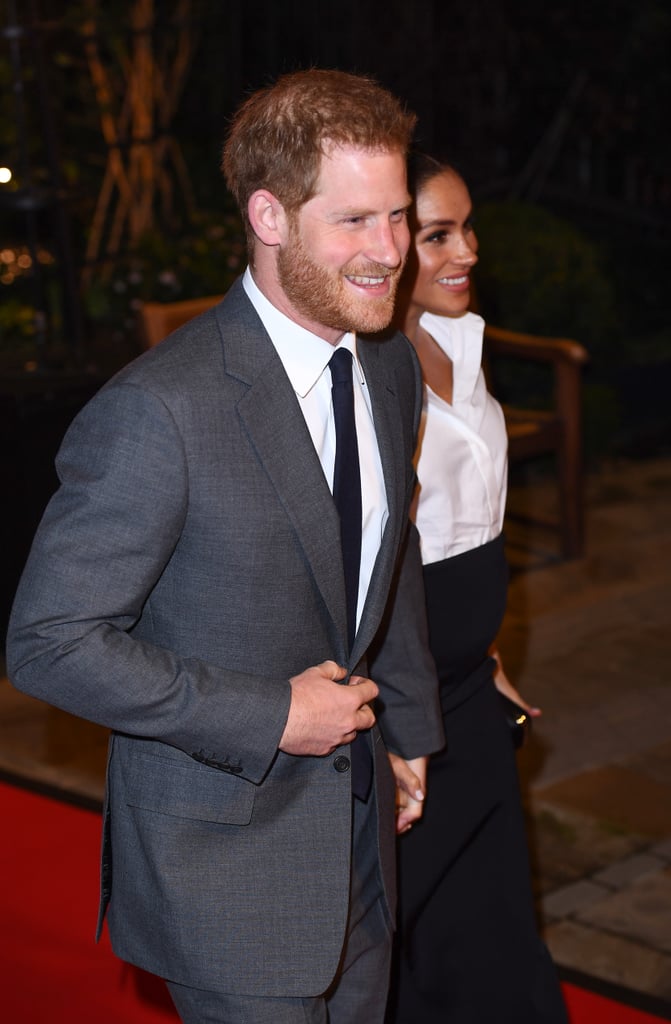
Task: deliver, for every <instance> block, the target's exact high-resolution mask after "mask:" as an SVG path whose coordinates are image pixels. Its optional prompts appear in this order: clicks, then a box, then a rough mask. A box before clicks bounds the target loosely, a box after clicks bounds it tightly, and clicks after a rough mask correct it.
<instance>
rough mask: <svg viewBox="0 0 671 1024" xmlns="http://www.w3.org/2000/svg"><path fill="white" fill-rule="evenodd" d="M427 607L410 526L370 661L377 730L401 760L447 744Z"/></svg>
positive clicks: (432, 750) (430, 752)
mask: <svg viewBox="0 0 671 1024" xmlns="http://www.w3.org/2000/svg"><path fill="white" fill-rule="evenodd" d="M425 609H426V605H425V598H424V582H423V577H422V567H421V562H420V556H419V541H418V536H417V531H416V529H415V526H414V524H412V523H411V524H410V525H409V528H408V532H407V534H406V537H405V541H404V544H403V548H402V551H401V558H400V562H399V566H398V570H397V573H396V576H395V579H394V583H393V587H392V591H391V595H390V600H389V604H388V606H387V611H386V614H385V617H384V619H383V622H382V625H381V628H380V631H379V633H378V636H377V638H376V643H375V645H374V648H373V652H372V658H371V662H370V676H371V679H374V680H375V682H376V683H377V684H378V686H379V688H380V698H379V703H380V709H379V715H378V722H379V726H380V730H381V732H382V735H383V737H384V740H385V743H386V745H387V748H388V749H389V750H390V751H391V752H392V753H394V754H400V755H401V756H402V757H405V758H413V757H422V756H425V755H427V754H432V753H434V752H435V751H437V750H440V749H441V748H442V747H443V745H444V742H445V739H444V733H443V726H442V716H441V712H440V704H439V701H438V681H437V676H436V667H435V664H434V661H433V658H432V656H431V653H430V650H429V641H428V628H427V623H426V611H425Z"/></svg>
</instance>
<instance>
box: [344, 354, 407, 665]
mask: <svg viewBox="0 0 671 1024" xmlns="http://www.w3.org/2000/svg"><path fill="white" fill-rule="evenodd" d="M357 353H358V355H359V359H360V360H361V365H362V366H363V370H364V374H365V376H366V386H367V387H368V390H369V392H370V397H371V406H372V410H373V421H374V423H375V433H376V436H377V443H378V448H379V451H380V459H381V461H382V472H383V474H384V482H385V488H386V492H387V505H388V509H389V518H388V520H387V524H386V527H385V530H384V533H383V536H382V542H381V544H380V550H379V552H378V555H377V559H376V561H375V566H374V568H373V575H372V577H371V581H370V586H369V588H368V595H367V598H366V604H365V606H364V609H363V614H362V616H361V622H360V625H359V631H358V633H357V637H356V641H355V644H354V651H353V654H354V656H355V658H358V657H359V656H360V655H361V654H362V653H363V652H364V651H365V650H366V648H367V647H368V645H369V644H370V642H371V640H372V638H373V635H374V634H375V631H376V630H377V627H378V625H379V623H380V619H381V617H382V614H383V612H384V608H385V605H386V603H387V599H388V594H389V587H390V584H391V575H392V572H393V569H394V564H395V561H396V553H397V550H398V545H399V539H400V535H401V531H402V529H403V527H404V525H405V516H404V511H405V510H404V501H405V489H406V481H407V467H406V464H405V463H406V455H405V453H406V450H407V437H406V436H405V430H404V426H403V417H402V415H401V410H400V407H399V397H398V384H397V380H396V368H395V367H396V363H395V361H394V360H391V359H386V358H385V357H384V342H377V341H367V340H365V339H361V342H360V344H359V345H358V348H357Z"/></svg>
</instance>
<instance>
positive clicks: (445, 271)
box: [410, 171, 478, 316]
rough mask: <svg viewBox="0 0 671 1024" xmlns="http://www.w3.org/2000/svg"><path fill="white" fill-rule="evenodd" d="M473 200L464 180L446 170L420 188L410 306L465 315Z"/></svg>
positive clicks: (473, 257)
mask: <svg viewBox="0 0 671 1024" xmlns="http://www.w3.org/2000/svg"><path fill="white" fill-rule="evenodd" d="M470 218H471V197H470V195H469V194H468V189H467V188H466V185H465V184H464V182H463V181H462V179H461V178H460V177H459V176H458V175H457V174H455V173H454V172H453V171H443V172H442V173H441V174H438V175H436V177H435V178H431V180H430V181H428V182H426V183H425V184H424V185H422V186H421V188H420V190H419V191H418V193H417V199H416V203H415V220H416V222H415V225H414V227H415V235H414V242H415V246H414V247H415V254H416V259H415V260H414V261H413V262H414V263H415V270H416V278H415V283H414V286H413V289H412V296H411V299H410V303H411V305H413V306H415V307H417V308H419V309H421V311H422V312H425V311H428V312H429V313H435V314H438V315H439V316H461V315H462V314H463V313H465V312H466V310H467V309H468V304H469V300H470V290H471V282H470V272H471V268H472V267H473V266H474V265H475V264H476V263H477V261H478V257H477V252H478V240H477V238H476V237H475V232H474V230H473V225H472V224H471V220H470Z"/></svg>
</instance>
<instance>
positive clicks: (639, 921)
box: [576, 867, 671, 984]
mask: <svg viewBox="0 0 671 1024" xmlns="http://www.w3.org/2000/svg"><path fill="white" fill-rule="evenodd" d="M583 884H584V883H583ZM670 915H671V869H670V868H668V867H667V868H666V870H664V871H658V872H657V873H656V874H652V875H646V876H645V877H644V878H639V879H638V880H637V881H636V882H634V883H633V884H632V885H629V886H626V887H625V888H623V889H621V890H620V891H619V892H616V893H613V894H612V895H611V896H608V897H607V898H606V899H603V900H601V901H600V902H596V901H593V902H592V904H591V905H590V906H588V905H587V904H585V906H584V907H583V908H582V909H581V910H580V911H579V912H578V913H577V914H576V918H577V920H578V921H579V922H580V923H581V924H585V925H590V926H591V927H592V928H594V929H598V930H599V931H603V932H609V933H611V934H617V935H623V936H628V937H629V938H630V939H634V940H637V941H638V942H640V943H641V945H644V946H648V947H649V948H650V949H656V950H660V951H661V952H664V953H667V954H669V956H671V929H669V916H670ZM669 982H670V984H671V974H670V975H669Z"/></svg>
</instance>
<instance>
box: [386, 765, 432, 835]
mask: <svg viewBox="0 0 671 1024" xmlns="http://www.w3.org/2000/svg"><path fill="white" fill-rule="evenodd" d="M389 760H390V762H391V769H392V771H393V773H394V778H395V779H396V832H397V833H398V835H401V834H402V833H403V832H407V831H408V830H409V829H411V828H412V826H413V823H414V822H415V821H419V819H420V818H421V817H422V813H423V811H424V803H423V801H424V796H425V794H426V768H427V764H428V761H429V759H428V757H415V758H412V759H411V760H410V761H406V760H405V759H404V758H402V757H399V756H398V755H397V754H389Z"/></svg>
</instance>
